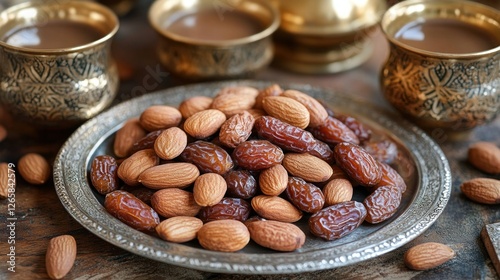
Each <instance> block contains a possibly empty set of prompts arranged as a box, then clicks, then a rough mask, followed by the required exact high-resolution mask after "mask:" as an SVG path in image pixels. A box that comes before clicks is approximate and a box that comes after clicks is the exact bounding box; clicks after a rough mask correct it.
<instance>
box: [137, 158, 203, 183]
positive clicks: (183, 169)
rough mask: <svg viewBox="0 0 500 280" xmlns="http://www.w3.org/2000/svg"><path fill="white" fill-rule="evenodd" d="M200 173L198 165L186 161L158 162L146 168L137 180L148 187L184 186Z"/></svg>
mask: <svg viewBox="0 0 500 280" xmlns="http://www.w3.org/2000/svg"><path fill="white" fill-rule="evenodd" d="M199 175H200V171H199V170H198V167H196V165H194V164H192V163H188V162H172V163H165V164H160V165H157V166H153V167H151V168H148V169H146V170H145V171H144V172H142V173H141V174H140V175H139V177H138V179H137V180H138V182H140V183H141V184H143V185H144V186H146V187H148V188H150V189H155V190H158V189H164V188H184V187H187V186H188V185H190V184H192V183H193V182H194V181H195V180H196V178H198V176H199Z"/></svg>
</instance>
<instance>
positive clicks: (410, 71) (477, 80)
mask: <svg viewBox="0 0 500 280" xmlns="http://www.w3.org/2000/svg"><path fill="white" fill-rule="evenodd" d="M417 18H420V19H422V18H423V19H426V18H427V19H429V18H448V19H457V20H460V21H463V22H464V23H467V24H471V25H475V26H477V27H479V28H482V29H484V30H487V31H489V32H488V33H491V34H492V36H493V37H494V38H492V39H493V40H495V41H496V42H498V45H497V47H495V48H493V49H489V50H485V51H481V52H476V53H465V54H449V53H438V52H430V51H426V50H422V49H417V48H414V47H411V46H408V45H406V44H403V43H401V42H400V41H398V40H397V39H395V34H396V32H398V31H399V30H400V29H401V27H403V26H404V25H405V24H407V23H409V22H412V21H414V20H416V19H417ZM381 25H382V29H383V31H384V33H385V36H386V37H387V39H388V41H389V45H390V53H389V57H388V59H387V61H386V62H385V64H384V66H383V68H382V70H381V75H380V79H381V87H382V92H383V94H384V96H385V98H386V99H387V100H388V101H389V103H391V104H392V105H393V106H394V107H395V108H396V109H398V110H399V111H401V112H402V113H403V114H404V115H406V116H408V117H409V118H410V119H411V120H413V121H414V122H415V123H417V124H418V125H419V126H421V127H423V128H427V129H435V128H439V129H443V130H445V131H466V130H469V129H472V128H474V127H476V126H478V125H481V124H485V123H487V122H489V121H491V120H492V119H494V118H495V117H496V115H497V114H498V112H499V110H500V12H499V11H497V10H495V9H492V8H490V7H487V6H484V5H481V4H478V3H475V2H470V1H453V0H407V1H403V2H400V3H398V4H396V5H394V6H392V7H391V8H390V9H388V10H387V12H386V13H385V14H384V17H383V18H382V21H381ZM443 36H446V35H445V34H443ZM464 40H467V38H464Z"/></svg>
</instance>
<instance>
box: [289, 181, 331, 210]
mask: <svg viewBox="0 0 500 280" xmlns="http://www.w3.org/2000/svg"><path fill="white" fill-rule="evenodd" d="M286 194H287V196H288V199H289V200H290V202H292V204H293V205H295V207H297V208H299V209H300V210H302V211H304V212H307V213H316V212H318V211H319V210H321V209H322V208H323V205H324V204H325V196H324V195H323V193H322V192H321V189H320V188H318V187H316V186H315V185H313V184H311V183H308V182H306V181H305V180H304V179H302V178H299V177H288V185H287V187H286Z"/></svg>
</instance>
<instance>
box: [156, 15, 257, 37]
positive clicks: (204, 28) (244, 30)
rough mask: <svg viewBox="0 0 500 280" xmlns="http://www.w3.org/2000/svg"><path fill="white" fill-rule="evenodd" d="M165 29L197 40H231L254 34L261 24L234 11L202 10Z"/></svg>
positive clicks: (183, 17) (169, 24)
mask: <svg viewBox="0 0 500 280" xmlns="http://www.w3.org/2000/svg"><path fill="white" fill-rule="evenodd" d="M165 28H166V29H167V30H168V31H170V32H172V33H175V34H178V35H181V36H184V37H189V38H192V39H198V40H233V39H240V38H244V37H247V36H250V35H253V34H256V33H258V32H260V31H262V30H263V27H262V24H260V22H259V21H258V20H257V19H254V18H253V17H252V16H250V15H248V14H245V13H243V12H238V11H235V10H231V11H225V12H224V13H217V11H216V10H202V11H198V12H195V13H190V14H185V15H181V16H180V17H178V18H177V19H176V20H174V21H173V22H171V23H170V22H168V23H166V24H165Z"/></svg>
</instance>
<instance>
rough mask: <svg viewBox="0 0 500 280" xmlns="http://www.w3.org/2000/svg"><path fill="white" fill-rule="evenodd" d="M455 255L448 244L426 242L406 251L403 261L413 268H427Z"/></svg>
mask: <svg viewBox="0 0 500 280" xmlns="http://www.w3.org/2000/svg"><path fill="white" fill-rule="evenodd" d="M453 257H455V252H454V251H453V250H452V249H451V248H450V247H448V246H446V245H444V244H441V243H436V242H427V243H422V244H419V245H416V246H414V247H412V248H410V249H409V250H408V251H406V253H405V255H404V262H405V264H406V266H407V267H408V268H410V269H414V270H427V269H431V268H434V267H437V266H439V265H441V264H443V263H445V262H447V261H449V260H451V259H452V258H453Z"/></svg>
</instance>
